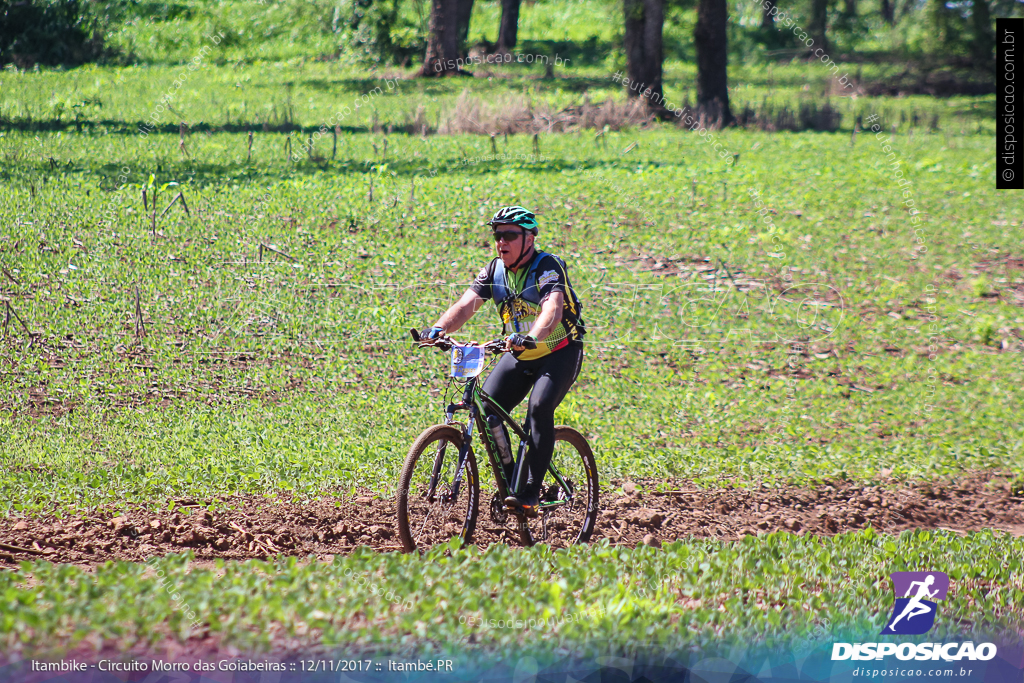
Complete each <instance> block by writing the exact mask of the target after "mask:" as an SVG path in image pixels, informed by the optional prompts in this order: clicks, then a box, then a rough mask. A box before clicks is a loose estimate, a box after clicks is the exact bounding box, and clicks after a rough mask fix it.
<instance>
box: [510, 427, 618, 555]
mask: <svg viewBox="0 0 1024 683" xmlns="http://www.w3.org/2000/svg"><path fill="white" fill-rule="evenodd" d="M560 441H561V442H564V443H568V444H569V445H570V446H571V447H572V448H573V449H574V450H575V452H576V453H577V454H578V455H579V457H580V459H581V461H582V465H583V471H584V472H585V473H586V474H585V478H584V480H585V481H586V489H585V490H583V491H581V490H580V488H579V486H578V485H577V487H576V489H577V493H582V494H583V495H582V499H581V501H580V502H581V503H582V505H584V506H585V507H583V508H581V510H582V514H581V515H580V523H579V527H580V529H579V532H578V533H575V538H572V536H573V535H574V532H571V531H570V533H568V534H562V535H561V539H560V541H561V542H562V543H565V544H566V545H575V544H578V543H586V542H588V541H589V540H590V537H591V536H592V535H593V533H594V529H595V527H596V526H597V513H598V512H599V510H598V476H597V461H596V460H594V451H593V450H592V449H591V448H590V444H589V443H588V442H587V440H586V438H585V437H584V436H583V435H582V434H580V433H579V432H578V431H576V430H575V429H573V428H572V427H567V426H565V425H558V426H556V427H555V454H554V455H553V456H552V463H553V464H554V465H555V466H556V467H557V466H558V463H557V462H555V460H556V459H557V458H558V453H559V452H558V444H559V442H560ZM559 469H560V470H561V468H559ZM552 479H553V477H552V476H551V474H550V473H548V474H547V476H546V477H545V478H544V482H545V487H544V488H545V489H547V492H548V493H549V494H550V493H551V486H553V485H554V486H556V487H557V488H558V489H561V486H558V485H557V482H554V481H552ZM543 514H544V513H541V515H539V516H538V517H537V518H536V519H527V518H525V517H524V518H520V519H519V523H518V524H517V526H518V527H519V538H520V540H521V541H522V543H523V545H525V546H527V547H529V546H532V545H534V543H535V542H536V541H535V539H534V533H533V531H532V530H531V528H530V527H531V525H532V526H535V527H537V528H538V529H540V528H541V525H542V519H541V518H542V516H543ZM542 540H547V539H542Z"/></svg>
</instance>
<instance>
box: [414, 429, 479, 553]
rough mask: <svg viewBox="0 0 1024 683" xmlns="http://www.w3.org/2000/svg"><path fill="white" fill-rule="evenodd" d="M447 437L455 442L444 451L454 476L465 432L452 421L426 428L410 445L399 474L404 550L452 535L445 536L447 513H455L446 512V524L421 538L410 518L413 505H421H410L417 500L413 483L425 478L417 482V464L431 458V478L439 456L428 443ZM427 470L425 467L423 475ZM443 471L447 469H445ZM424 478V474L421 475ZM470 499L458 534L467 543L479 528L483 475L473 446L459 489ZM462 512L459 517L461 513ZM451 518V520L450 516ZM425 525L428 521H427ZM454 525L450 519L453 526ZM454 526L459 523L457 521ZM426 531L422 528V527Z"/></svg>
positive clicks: (461, 497) (463, 497) (440, 486)
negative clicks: (415, 479)
mask: <svg viewBox="0 0 1024 683" xmlns="http://www.w3.org/2000/svg"><path fill="white" fill-rule="evenodd" d="M442 440H443V441H447V442H448V443H449V444H451V445H452V446H454V447H455V448H454V449H453V450H454V452H449V451H447V449H446V452H445V453H444V455H443V458H444V460H445V461H447V462H448V463H450V464H451V475H452V476H454V473H455V467H456V465H457V463H458V453H459V450H460V449H461V448H462V432H460V431H459V430H458V429H456V428H455V427H453V426H451V425H434V426H432V427H428V428H427V429H425V430H423V432H422V433H421V434H420V435H419V436H418V437H417V438H416V440H415V441H413V443H412V446H410V447H409V454H408V455H407V456H406V458H405V464H404V465H403V466H402V473H401V475H400V476H399V478H398V501H397V502H398V535H399V537H400V538H401V541H402V548H403V550H404V552H407V553H411V552H414V551H416V550H419V551H420V552H425V551H426V550H428V549H429V548H428V547H426V546H429V545H434V544H436V543H439V542H447V541H448V540H449V538H450V536H449V537H448V538H445V537H444V535H445V534H446V533H447V532H446V531H445V529H444V520H443V517H450V516H451V515H449V514H447V513H443V515H442V520H441V524H442V528H441V530H440V531H434V532H433V534H430V533H428V534H426V535H423V534H422V533H421V534H419V536H420V537H421V538H420V540H419V541H417V535H416V534H414V533H413V531H414V530H413V528H412V524H411V519H410V513H411V512H412V511H413V508H417V506H415V505H412V506H411V505H410V501H411V500H416V499H415V497H414V496H413V497H410V487H411V486H414V485H416V484H419V485H423V483H424V482H423V481H422V480H420V481H417V482H414V475H415V474H416V464H417V463H418V462H420V463H423V462H427V461H428V460H429V462H428V463H427V465H426V468H425V469H426V477H427V480H428V481H429V476H430V473H431V471H432V469H433V466H434V462H435V458H436V457H437V453H436V452H432V451H430V450H428V447H429V446H430V445H431V444H433V443H438V442H441V441H442ZM424 455H426V456H427V457H426V458H421V456H424ZM422 472H423V470H421V475H422ZM442 475H443V472H442ZM421 479H422V476H421ZM443 483H444V482H443V481H439V482H438V491H440V490H442V489H443ZM458 500H464V501H466V504H467V506H468V507H467V508H466V513H465V519H464V520H463V523H462V529H461V531H460V533H459V534H458V536H459V537H460V538H461V539H462V542H463V543H470V542H472V540H473V531H474V530H475V529H476V518H477V513H478V511H479V503H480V478H479V477H478V476H477V468H476V458H475V457H474V456H473V449H472V447H471V448H470V449H469V453H467V456H466V468H465V471H464V472H463V476H462V489H461V490H460V492H459V499H458ZM458 500H457V501H456V504H455V505H454V506H453V508H459V507H461V505H460V504H459V502H458ZM461 516H462V514H461V513H459V514H458V515H456V517H461ZM448 521H449V522H451V520H448ZM424 526H425V523H424ZM450 526H452V524H451V523H449V527H450ZM454 526H458V525H457V523H456V524H454ZM421 532H422V529H421Z"/></svg>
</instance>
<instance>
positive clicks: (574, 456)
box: [518, 426, 598, 548]
mask: <svg viewBox="0 0 1024 683" xmlns="http://www.w3.org/2000/svg"><path fill="white" fill-rule="evenodd" d="M551 469H553V470H555V471H557V472H558V474H559V477H558V478H556V477H555V476H554V475H553V474H552V472H551V471H550V470H549V471H548V473H547V475H546V476H545V478H544V485H543V486H542V487H541V492H540V508H539V511H538V512H539V514H538V516H537V517H536V518H535V519H528V518H525V517H523V518H520V519H519V524H518V527H519V537H520V540H522V542H523V545H526V546H531V545H533V544H534V543H547V544H548V545H550V546H552V547H554V548H565V547H568V546H570V545H573V544H574V543H586V542H587V541H589V540H590V537H591V535H592V534H593V533H594V527H595V525H596V524H597V512H598V501H597V485H598V484H597V463H596V462H595V461H594V452H593V451H592V450H591V449H590V444H589V443H587V440H586V439H585V438H584V437H583V435H582V434H580V433H579V432H577V431H576V430H575V429H573V428H571V427H565V426H558V427H555V452H554V454H553V455H552V457H551Z"/></svg>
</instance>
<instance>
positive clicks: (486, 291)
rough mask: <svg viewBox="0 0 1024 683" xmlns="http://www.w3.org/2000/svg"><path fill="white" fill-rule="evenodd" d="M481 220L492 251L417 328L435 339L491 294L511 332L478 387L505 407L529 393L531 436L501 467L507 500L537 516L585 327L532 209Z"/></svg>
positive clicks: (505, 210) (579, 359) (513, 210)
mask: <svg viewBox="0 0 1024 683" xmlns="http://www.w3.org/2000/svg"><path fill="white" fill-rule="evenodd" d="M487 224H488V225H490V226H491V229H492V231H493V237H494V241H495V243H496V246H497V249H498V256H497V257H496V258H494V259H493V260H491V262H490V263H489V264H488V265H486V266H484V267H483V268H481V269H480V272H479V274H478V275H477V276H476V280H474V281H473V284H471V285H470V287H469V289H467V290H466V292H465V294H463V295H462V298H461V299H459V300H458V301H457V302H456V303H455V304H453V305H452V306H451V308H449V309H448V310H447V311H445V313H444V314H443V315H442V316H441V317H440V318H439V319H438V321H437V322H436V323H434V325H433V326H432V327H431V328H429V329H428V330H424V331H423V333H422V336H425V337H427V338H428V339H436V338H437V337H438V336H440V335H442V334H452V333H454V332H456V331H458V330H459V328H461V327H462V326H463V325H465V324H466V322H468V321H469V319H470V318H472V317H473V315H474V314H475V313H476V312H477V310H479V308H480V306H481V305H482V304H483V302H484V301H485V300H487V299H491V300H493V301H494V303H495V305H496V307H497V309H498V315H499V316H500V317H501V321H502V324H503V325H504V330H505V333H506V334H508V335H509V336H508V338H507V346H506V349H507V351H508V353H506V354H505V355H503V356H502V357H501V360H499V361H498V364H497V365H496V366H495V367H494V370H493V371H492V372H491V374H490V375H488V377H487V381H486V382H484V385H483V390H484V391H485V392H487V393H488V394H489V395H490V396H491V397H492V398H493V399H494V401H495V402H496V403H497V404H498V405H500V406H501V407H502V408H503V409H504V410H505V411H506V412H509V413H511V412H512V410H513V409H514V408H515V407H516V406H517V405H519V404H520V403H521V402H522V400H523V399H524V398H525V397H526V394H527V393H530V402H529V404H528V408H527V413H526V426H527V429H528V432H529V436H530V440H529V442H528V444H527V451H526V455H525V457H524V458H523V459H522V460H523V461H522V462H520V463H517V468H518V469H516V470H514V471H512V472H508V471H506V476H508V477H509V478H510V480H511V481H512V495H510V496H509V497H508V498H506V499H505V505H506V507H509V508H511V509H513V510H519V511H521V512H522V513H523V514H525V515H526V516H528V517H535V516H536V515H537V505H538V504H539V502H540V493H541V485H542V483H543V481H544V474H545V473H546V472H547V469H548V465H550V463H551V457H552V455H553V453H554V448H555V408H556V407H557V406H558V404H559V403H561V402H562V399H563V398H565V395H566V393H567V392H568V391H569V387H571V386H572V384H573V383H574V382H575V381H576V378H577V377H578V376H579V374H580V367H581V366H582V363H583V335H584V334H585V332H586V330H585V329H584V321H583V317H582V316H581V314H580V301H579V299H578V298H577V296H576V293H575V292H574V291H573V289H572V285H571V284H570V283H569V276H568V273H567V271H566V265H565V262H564V261H563V260H562V259H560V258H558V257H557V256H553V255H551V254H548V253H546V252H543V251H537V250H536V249H535V248H534V240H535V239H536V237H537V233H538V232H539V230H538V226H537V218H536V216H534V214H533V212H531V211H529V210H527V209H524V208H523V207H521V206H506V207H505V208H503V209H500V210H499V211H498V212H497V213H496V214H494V217H493V218H492V219H491V220H490V221H488V223H487ZM528 339H531V340H533V341H535V342H536V348H534V349H526V347H525V345H524V342H526V340H528ZM531 388H532V389H533V391H532V392H531V391H530V390H531ZM490 412H491V411H490V410H488V413H490ZM506 440H507V439H506Z"/></svg>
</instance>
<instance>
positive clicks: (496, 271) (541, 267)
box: [470, 251, 586, 360]
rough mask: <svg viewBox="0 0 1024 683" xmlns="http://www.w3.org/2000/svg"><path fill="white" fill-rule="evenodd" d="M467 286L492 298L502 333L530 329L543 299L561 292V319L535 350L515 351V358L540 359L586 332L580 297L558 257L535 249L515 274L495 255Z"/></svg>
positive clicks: (538, 313)
mask: <svg viewBox="0 0 1024 683" xmlns="http://www.w3.org/2000/svg"><path fill="white" fill-rule="evenodd" d="M470 289H472V290H473V291H474V292H476V294H477V295H478V296H480V297H481V298H483V299H493V300H494V303H495V305H496V306H497V308H498V315H499V316H500V317H501V322H502V325H503V326H504V331H505V334H515V333H516V332H519V333H522V334H526V333H527V332H529V331H530V327H531V326H532V325H533V323H534V321H536V320H537V316H539V315H540V311H541V305H542V304H543V303H544V300H545V299H547V297H548V296H550V295H551V294H552V293H553V292H562V293H563V295H564V297H565V303H564V305H563V306H562V319H561V320H560V321H559V322H558V324H556V325H555V327H554V329H553V330H551V334H549V335H548V337H547V339H545V340H543V341H538V342H537V348H536V349H526V350H525V351H517V352H514V353H515V356H516V358H520V359H522V360H533V359H535V358H542V357H543V356H546V355H548V354H549V353H552V352H553V351H558V350H559V349H561V348H564V347H565V346H568V345H569V344H570V343H571V342H574V341H579V340H582V339H583V335H584V334H585V333H586V329H585V327H584V322H583V315H582V312H581V310H580V301H579V298H578V297H577V296H576V292H575V291H573V288H572V284H571V283H570V282H569V274H568V271H567V269H566V266H565V262H564V261H562V259H560V258H558V257H557V256H553V255H551V254H548V253H546V252H543V251H538V252H537V253H536V254H534V256H533V258H532V259H531V260H530V263H528V264H527V265H525V266H524V267H522V268H520V269H519V272H518V273H513V272H511V271H509V270H507V269H506V268H505V264H504V263H502V261H501V259H500V258H495V259H494V260H492V261H491V262H490V263H489V264H487V265H486V266H484V267H483V268H481V269H480V273H479V274H477V276H476V280H474V281H473V284H472V285H470Z"/></svg>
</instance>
